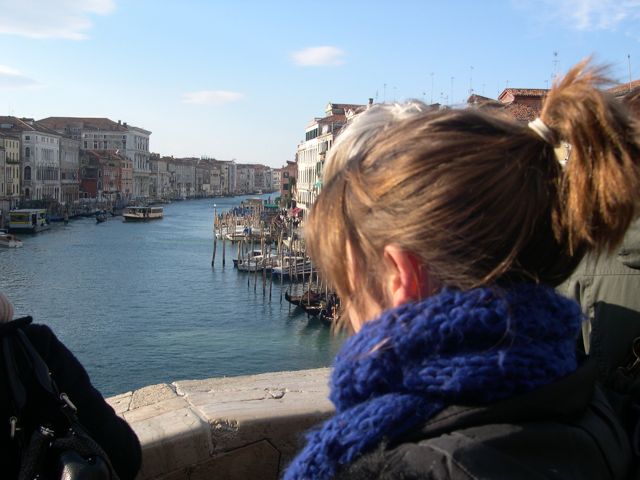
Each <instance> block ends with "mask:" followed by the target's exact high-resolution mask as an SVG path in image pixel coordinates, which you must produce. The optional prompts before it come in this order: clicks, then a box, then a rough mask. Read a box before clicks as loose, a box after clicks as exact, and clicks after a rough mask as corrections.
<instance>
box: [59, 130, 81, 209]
mask: <svg viewBox="0 0 640 480" xmlns="http://www.w3.org/2000/svg"><path fill="white" fill-rule="evenodd" d="M79 198H80V142H79V141H78V140H74V139H72V138H70V137H65V136H62V137H60V203H61V204H63V205H68V204H71V203H73V202H76V201H77V200H78V199H79Z"/></svg>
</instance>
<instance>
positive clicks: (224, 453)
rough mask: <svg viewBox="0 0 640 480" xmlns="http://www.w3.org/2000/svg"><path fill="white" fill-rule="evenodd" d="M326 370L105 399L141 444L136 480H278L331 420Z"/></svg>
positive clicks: (188, 383) (180, 385)
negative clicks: (305, 437)
mask: <svg viewBox="0 0 640 480" xmlns="http://www.w3.org/2000/svg"><path fill="white" fill-rule="evenodd" d="M328 376H329V369H327V368H322V369H315V370H301V371H295V372H273V373H265V374H261V375H250V376H243V377H229V378H215V379H207V380H184V381H178V382H174V383H173V384H171V385H168V384H159V385H152V386H148V387H144V388H142V389H140V390H136V391H134V392H127V393H124V394H122V395H118V396H115V397H112V398H109V399H107V401H108V402H109V404H110V405H111V406H112V407H113V408H114V409H115V410H116V412H117V413H118V414H119V415H120V416H122V417H123V418H125V419H126V420H127V421H128V422H129V423H130V424H131V426H132V427H133V429H134V430H135V431H136V433H137V434H138V437H139V438H140V443H141V444H142V455H143V461H142V470H141V472H140V475H139V476H138V478H139V479H140V480H146V479H157V480H179V479H191V480H195V479H205V478H212V477H214V476H215V477H216V478H228V479H232V480H233V479H236V478H237V479H244V478H265V479H270V478H273V479H274V480H275V479H277V478H279V477H280V475H281V472H282V470H283V469H284V467H285V466H286V465H287V464H288V462H289V461H290V460H291V458H292V457H293V455H294V454H295V452H296V451H298V450H299V449H300V447H301V446H302V441H301V440H302V434H303V433H304V432H305V431H306V430H308V429H309V428H310V427H312V426H313V425H315V424H317V423H318V422H320V421H322V420H323V419H325V418H327V417H329V416H330V415H331V414H332V412H333V405H332V404H331V402H330V401H329V400H328V398H327V397H328V395H329V387H328Z"/></svg>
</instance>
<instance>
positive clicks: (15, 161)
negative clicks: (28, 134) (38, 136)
mask: <svg viewBox="0 0 640 480" xmlns="http://www.w3.org/2000/svg"><path fill="white" fill-rule="evenodd" d="M0 150H2V151H3V152H4V189H3V191H4V198H5V201H6V202H7V203H6V204H5V206H4V207H2V208H3V209H7V208H8V209H14V208H17V207H18V204H19V203H20V137H17V136H13V135H7V134H4V133H2V132H1V131H0Z"/></svg>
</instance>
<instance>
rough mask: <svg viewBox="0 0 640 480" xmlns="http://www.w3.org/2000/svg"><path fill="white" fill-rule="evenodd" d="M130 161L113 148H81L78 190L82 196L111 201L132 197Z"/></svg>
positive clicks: (131, 168)
mask: <svg viewBox="0 0 640 480" xmlns="http://www.w3.org/2000/svg"><path fill="white" fill-rule="evenodd" d="M132 189H133V167H132V162H131V160H129V159H128V158H127V157H125V156H124V155H121V154H119V153H117V151H114V150H83V151H82V152H81V154H80V190H81V194H82V196H83V197H84V198H96V199H98V200H106V201H110V202H112V203H116V202H119V201H127V200H129V199H130V198H131V197H132Z"/></svg>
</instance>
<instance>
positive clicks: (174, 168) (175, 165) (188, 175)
mask: <svg viewBox="0 0 640 480" xmlns="http://www.w3.org/2000/svg"><path fill="white" fill-rule="evenodd" d="M197 161H198V159H197V158H193V157H191V158H174V159H173V161H172V162H171V163H170V164H169V170H170V172H172V176H173V178H174V179H175V180H174V191H175V198H178V199H180V200H185V199H187V198H193V197H194V196H195V179H196V167H195V166H196V162H197Z"/></svg>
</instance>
